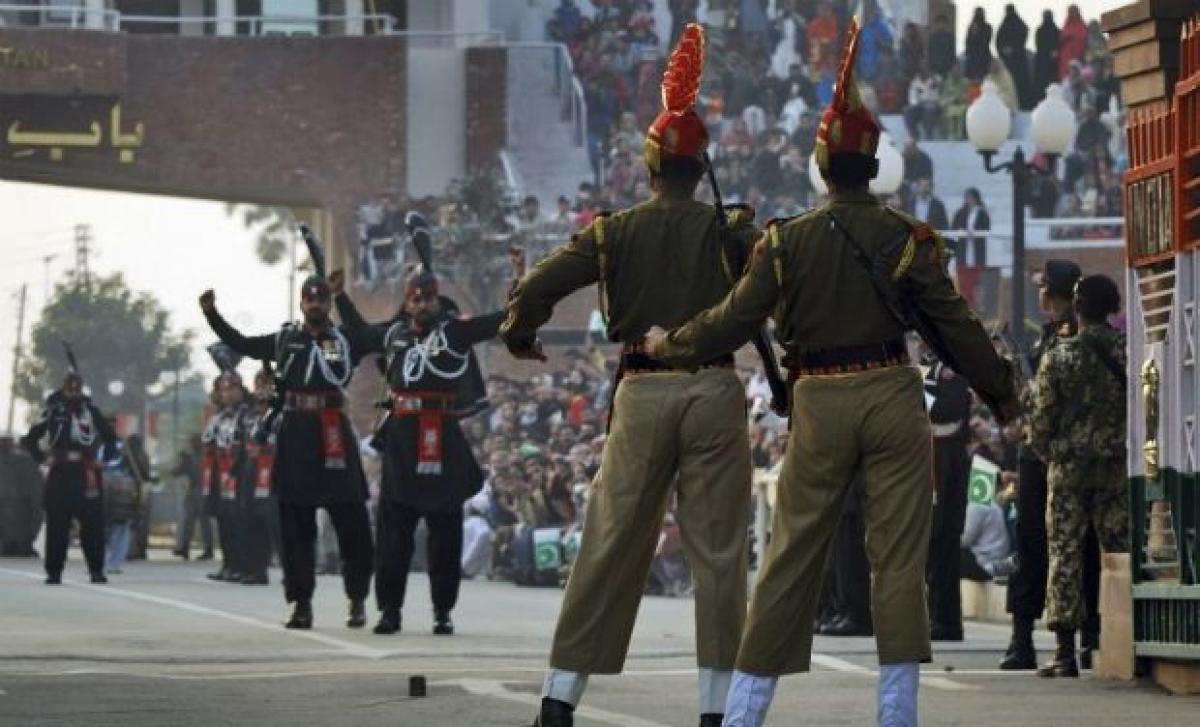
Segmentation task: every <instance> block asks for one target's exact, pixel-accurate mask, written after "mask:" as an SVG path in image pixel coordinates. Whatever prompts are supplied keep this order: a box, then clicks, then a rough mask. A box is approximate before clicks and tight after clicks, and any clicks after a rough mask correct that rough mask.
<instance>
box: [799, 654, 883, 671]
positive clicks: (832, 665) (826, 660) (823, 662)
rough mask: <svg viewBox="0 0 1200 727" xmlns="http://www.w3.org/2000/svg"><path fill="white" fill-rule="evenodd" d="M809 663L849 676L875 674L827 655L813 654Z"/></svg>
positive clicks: (867, 669) (857, 665) (860, 666)
mask: <svg viewBox="0 0 1200 727" xmlns="http://www.w3.org/2000/svg"><path fill="white" fill-rule="evenodd" d="M811 661H812V663H814V664H817V665H820V666H823V667H825V668H826V669H830V670H832V671H842V672H847V673H850V674H872V675H873V674H875V670H874V669H869V668H867V667H865V666H862V665H859V664H855V663H853V662H849V661H846V660H845V659H839V658H837V657H836V656H830V655H829V654H818V653H814V654H813V655H812V657H811Z"/></svg>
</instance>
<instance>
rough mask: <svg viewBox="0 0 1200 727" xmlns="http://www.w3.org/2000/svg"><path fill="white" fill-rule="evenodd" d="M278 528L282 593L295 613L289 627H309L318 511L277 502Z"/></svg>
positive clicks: (300, 505)
mask: <svg viewBox="0 0 1200 727" xmlns="http://www.w3.org/2000/svg"><path fill="white" fill-rule="evenodd" d="M279 526H280V530H281V531H282V535H283V552H281V553H280V559H281V560H282V561H283V590H284V595H285V597H286V598H287V602H288V603H294V604H295V612H294V613H293V614H292V618H291V619H290V620H289V621H288V623H287V626H288V628H312V594H313V591H314V590H316V586H317V584H316V575H315V573H314V572H313V570H314V568H315V567H316V547H317V508H316V507H315V506H313V505H305V504H301V503H296V502H286V501H284V500H280V501H279Z"/></svg>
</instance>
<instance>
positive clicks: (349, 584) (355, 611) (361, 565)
mask: <svg viewBox="0 0 1200 727" xmlns="http://www.w3.org/2000/svg"><path fill="white" fill-rule="evenodd" d="M325 509H326V511H328V512H329V519H330V521H331V522H332V523H333V532H334V534H335V535H336V536H337V541H338V552H339V553H341V556H342V587H343V589H344V590H345V592H346V598H348V599H350V617H349V619H348V620H347V621H346V625H347V626H348V627H350V628H355V629H356V628H362V627H363V626H365V625H366V623H367V614H366V609H365V605H364V604H365V603H366V600H367V595H368V594H369V593H370V591H371V571H372V570H373V569H374V567H375V546H374V544H372V543H371V516H370V515H369V514H367V503H365V502H335V503H330V504H328V505H326V506H325Z"/></svg>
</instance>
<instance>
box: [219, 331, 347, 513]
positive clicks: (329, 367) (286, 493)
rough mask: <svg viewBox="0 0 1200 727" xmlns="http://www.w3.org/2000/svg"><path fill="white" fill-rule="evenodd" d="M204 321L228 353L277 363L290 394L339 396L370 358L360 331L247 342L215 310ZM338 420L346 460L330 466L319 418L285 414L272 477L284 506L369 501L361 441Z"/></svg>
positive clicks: (256, 338) (315, 414)
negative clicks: (236, 353) (367, 355)
mask: <svg viewBox="0 0 1200 727" xmlns="http://www.w3.org/2000/svg"><path fill="white" fill-rule="evenodd" d="M205 317H206V318H207V319H208V324H209V325H210V326H211V327H212V329H213V332H214V333H216V334H217V336H218V337H219V338H220V339H221V340H222V341H223V342H225V343H226V344H227V345H228V346H229V347H230V348H232V349H233V350H235V351H237V352H238V353H240V354H242V355H244V356H246V357H248V358H253V359H257V360H259V361H270V362H272V363H274V364H275V365H276V366H277V367H278V370H279V371H280V373H281V375H282V376H283V377H284V379H285V381H286V382H287V390H288V392H289V393H305V394H323V395H337V394H340V393H341V392H342V389H343V387H345V386H346V385H347V384H348V383H349V381H350V375H351V373H352V372H353V370H354V367H355V366H356V365H358V362H359V360H360V359H361V358H362V357H363V355H364V354H366V353H367V352H368V349H367V347H366V345H365V344H364V342H363V339H362V338H361V337H360V336H359V334H358V333H357V332H356V331H354V330H350V329H347V328H342V327H338V326H331V327H330V328H329V329H328V330H327V331H326V332H324V333H321V334H318V335H315V336H314V335H312V334H310V333H309V332H308V331H307V330H305V329H304V327H303V326H300V325H293V324H289V325H286V326H284V327H283V328H281V329H280V330H279V332H278V333H274V334H269V335H265V336H244V335H242V334H241V333H239V332H238V331H237V330H235V329H234V328H233V326H231V325H229V323H227V322H226V321H225V319H224V318H223V317H221V314H220V313H218V312H217V311H215V310H213V311H209V312H207V313H205ZM340 418H341V421H340V428H341V435H342V437H341V439H342V442H343V445H344V449H345V457H344V460H342V461H341V462H331V461H327V458H326V456H325V453H324V449H323V446H322V441H323V436H322V434H323V433H322V421H321V414H320V413H319V412H315V411H299V410H295V409H285V410H284V412H283V416H282V417H281V420H280V426H279V431H278V435H277V438H278V448H277V450H276V452H275V467H274V470H273V474H272V488H273V489H272V491H273V493H274V494H275V495H276V496H277V497H278V498H279V499H280V500H281V501H284V502H295V503H299V504H307V505H323V504H326V503H330V502H365V501H366V499H367V482H366V478H365V477H364V476H363V471H362V460H361V458H360V457H359V454H358V440H357V438H356V437H355V436H354V431H353V429H352V428H351V426H350V420H349V418H348V417H346V415H345V414H344V413H343V414H341V416H340Z"/></svg>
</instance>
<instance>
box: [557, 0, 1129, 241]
mask: <svg viewBox="0 0 1200 727" xmlns="http://www.w3.org/2000/svg"><path fill="white" fill-rule="evenodd" d="M590 4H591V5H592V8H593V10H594V12H593V14H592V15H591V16H585V15H584V14H583V13H582V12H581V10H580V8H579V7H578V5H577V3H576V2H575V1H574V0H562V2H561V4H560V6H559V7H558V8H557V9H556V10H555V12H554V15H553V17H552V19H551V20H550V22H549V23H548V25H547V33H548V35H549V37H550V39H552V40H556V41H560V42H562V43H564V44H566V46H567V47H568V49H569V51H570V53H571V56H572V60H573V62H574V67H575V71H576V74H577V76H578V77H579V80H580V82H581V85H582V87H583V89H584V93H585V96H586V101H587V108H588V146H589V156H590V159H591V162H592V167H593V172H594V179H593V180H591V182H592V184H593V185H594V186H593V188H592V189H591V190H589V192H590V194H589V202H591V203H592V204H594V206H596V207H599V208H619V207H622V206H626V205H628V204H631V203H633V202H634V201H636V200H638V199H642V198H644V196H645V193H646V191H647V190H646V187H645V174H644V171H643V170H642V168H641V166H640V164H639V160H638V157H639V155H640V152H641V147H642V143H643V140H644V137H643V132H642V130H643V129H645V128H646V127H647V126H648V125H649V123H650V122H651V121H652V120H653V118H654V116H655V115H656V114H657V113H658V111H659V108H660V101H659V98H660V92H659V81H660V78H661V73H662V67H663V65H664V63H665V54H664V48H669V47H670V44H671V43H673V42H674V41H675V39H676V38H677V37H678V35H679V33H680V31H681V29H682V28H683V26H684V25H685V24H686V23H688V22H695V21H701V22H703V23H704V24H705V25H706V27H707V28H708V35H709V51H708V70H707V71H706V74H705V82H704V85H703V87H702V90H701V97H700V102H699V105H698V109H697V111H698V112H699V113H700V114H701V115H702V116H703V117H704V119H705V122H706V123H707V125H708V128H709V131H710V134H711V136H712V139H713V143H712V146H711V147H710V150H709V151H710V155H711V156H712V158H713V162H714V166H715V169H716V172H717V177H718V179H720V181H721V184H722V188H723V192H724V194H725V196H726V197H727V198H728V199H729V200H731V201H742V202H748V203H750V204H752V205H754V206H755V208H756V209H758V210H759V213H760V215H761V216H762V217H763V218H764V219H765V218H769V217H774V216H786V215H792V214H796V213H797V212H799V211H802V210H803V209H805V208H807V207H809V206H811V205H813V204H815V203H816V202H817V201H818V200H817V199H816V193H815V191H814V190H813V188H812V186H811V184H810V182H809V178H808V157H809V155H810V154H811V153H812V149H813V143H814V138H815V132H816V128H817V123H818V121H819V114H820V112H821V109H822V108H824V106H825V105H826V104H827V103H828V102H829V100H830V98H831V96H832V93H833V85H834V75H835V73H836V70H837V69H836V66H837V62H838V58H839V55H840V51H841V48H842V41H843V39H844V33H845V29H846V26H847V23H848V22H849V19H850V15H851V13H852V12H854V10H855V9H856V7H857V6H858V5H859V3H857V2H850V1H848V0H777V1H776V2H774V3H767V2H762V1H761V0H727V1H726V2H721V1H720V0H711V1H710V2H708V3H707V6H706V8H705V9H704V12H703V13H701V3H699V2H698V0H670V2H669V3H668V7H669V9H670V13H671V18H672V21H671V27H670V28H669V29H668V30H669V33H668V37H667V39H666V40H668V41H669V43H663V42H661V41H662V40H663V39H662V37H661V33H660V29H659V28H657V27H656V25H655V21H654V13H653V9H654V3H652V2H650V1H649V0H593V1H592V2H591V3H590ZM769 9H771V10H773V11H774V14H773V15H772V14H770V13H769ZM862 9H863V11H862V12H863V14H862V24H863V30H862V37H861V40H860V50H859V58H858V64H857V74H858V80H859V84H860V87H861V88H862V91H863V97H864V101H865V103H867V105H868V106H870V107H871V108H873V109H874V110H875V111H876V113H878V114H880V115H891V114H897V115H900V116H902V117H903V120H904V126H905V127H906V129H907V136H908V137H909V138H911V139H914V140H918V141H928V140H963V139H965V115H966V109H967V107H968V106H969V105H970V103H971V102H972V101H974V99H975V98H976V97H978V95H979V94H980V89H981V86H982V84H983V83H984V82H985V81H991V82H992V83H995V84H996V86H997V88H998V90H999V93H1000V96H1001V98H1002V99H1003V100H1004V101H1005V103H1007V104H1008V105H1009V107H1010V109H1012V111H1013V112H1023V111H1029V110H1031V109H1032V108H1033V107H1034V106H1035V105H1036V104H1037V103H1038V102H1040V100H1041V99H1042V97H1043V91H1044V89H1045V88H1046V86H1047V85H1049V84H1050V83H1055V82H1057V83H1060V84H1061V85H1062V86H1063V89H1064V97H1065V99H1066V100H1067V102H1068V103H1069V104H1070V105H1071V106H1072V108H1073V109H1074V110H1075V111H1076V113H1077V114H1078V116H1079V128H1080V130H1079V133H1078V134H1077V137H1076V140H1075V144H1074V146H1073V148H1072V149H1071V151H1070V153H1069V154H1068V155H1067V158H1066V160H1065V164H1064V165H1063V166H1062V167H1061V172H1062V173H1061V174H1060V175H1059V176H1058V178H1054V179H1044V180H1039V182H1038V183H1037V184H1036V185H1035V189H1034V190H1033V196H1032V199H1031V207H1032V210H1031V212H1032V213H1033V215H1034V216H1040V217H1052V216H1061V215H1063V214H1068V215H1077V216H1089V217H1090V216H1095V217H1103V216H1116V215H1119V214H1120V211H1121V194H1120V182H1119V180H1120V172H1121V170H1122V165H1123V164H1124V160H1123V156H1124V152H1123V139H1122V138H1121V135H1120V134H1119V133H1116V129H1118V128H1119V123H1120V114H1121V109H1120V104H1119V98H1118V86H1117V83H1116V80H1115V78H1114V77H1113V74H1112V59H1111V56H1110V55H1109V54H1108V52H1107V49H1106V46H1105V41H1104V37H1103V34H1102V33H1101V31H1100V28H1099V24H1098V22H1097V21H1095V20H1093V21H1091V22H1085V21H1084V20H1083V17H1082V15H1081V14H1080V11H1079V8H1078V6H1075V5H1072V6H1070V8H1069V9H1068V10H1067V15H1066V18H1065V19H1064V21H1063V25H1062V27H1061V28H1059V27H1058V26H1057V25H1056V22H1055V20H1054V17H1053V13H1052V11H1049V10H1047V11H1046V12H1045V14H1044V15H1043V19H1042V23H1041V25H1040V26H1039V27H1038V29H1037V31H1036V34H1035V48H1036V50H1035V51H1029V50H1028V49H1027V47H1026V46H1027V41H1028V38H1029V32H1030V31H1029V27H1028V26H1027V25H1026V23H1025V22H1024V21H1023V20H1022V19H1021V18H1020V16H1019V15H1018V14H1017V12H1016V11H1015V9H1013V8H1012V7H1011V6H1009V7H1008V9H1007V10H1006V12H1005V15H1004V18H1003V19H1002V21H1001V22H1000V25H999V28H998V29H997V30H996V32H995V33H994V34H993V29H992V25H991V24H990V23H989V22H988V19H987V17H986V14H985V13H984V11H983V10H982V9H981V8H977V9H976V10H975V13H974V15H973V18H972V21H971V24H970V26H969V29H968V31H967V35H966V38H965V44H964V47H963V50H962V52H961V53H959V52H958V47H957V44H956V40H955V36H954V28H953V24H952V21H951V19H950V18H949V17H948V16H946V15H944V14H938V15H936V16H935V17H933V18H932V20H931V22H930V24H929V25H928V27H921V26H918V25H917V24H915V23H913V22H906V23H904V26H903V27H902V28H897V27H896V26H895V23H893V22H892V20H891V19H890V18H888V17H886V16H885V15H884V13H883V12H882V11H880V9H879V7H878V5H877V4H876V2H875V0H866V2H864V3H862ZM1043 163H1044V162H1043ZM933 171H934V170H933V168H932V166H930V168H929V169H928V170H927V174H923V175H918V174H913V173H911V172H909V171H907V170H906V174H905V179H906V184H905V186H904V187H903V188H902V189H901V193H900V195H899V197H900V198H899V199H898V200H896V201H897V202H899V203H901V204H902V205H903V206H907V205H906V204H904V203H905V202H906V199H907V197H908V195H909V194H910V193H911V192H913V191H915V190H914V189H913V182H915V181H916V180H917V179H919V178H921V177H922V176H928V177H929V178H930V179H931V180H932V179H933ZM964 191H965V190H952V192H953V193H954V194H959V193H962V192H964Z"/></svg>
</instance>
